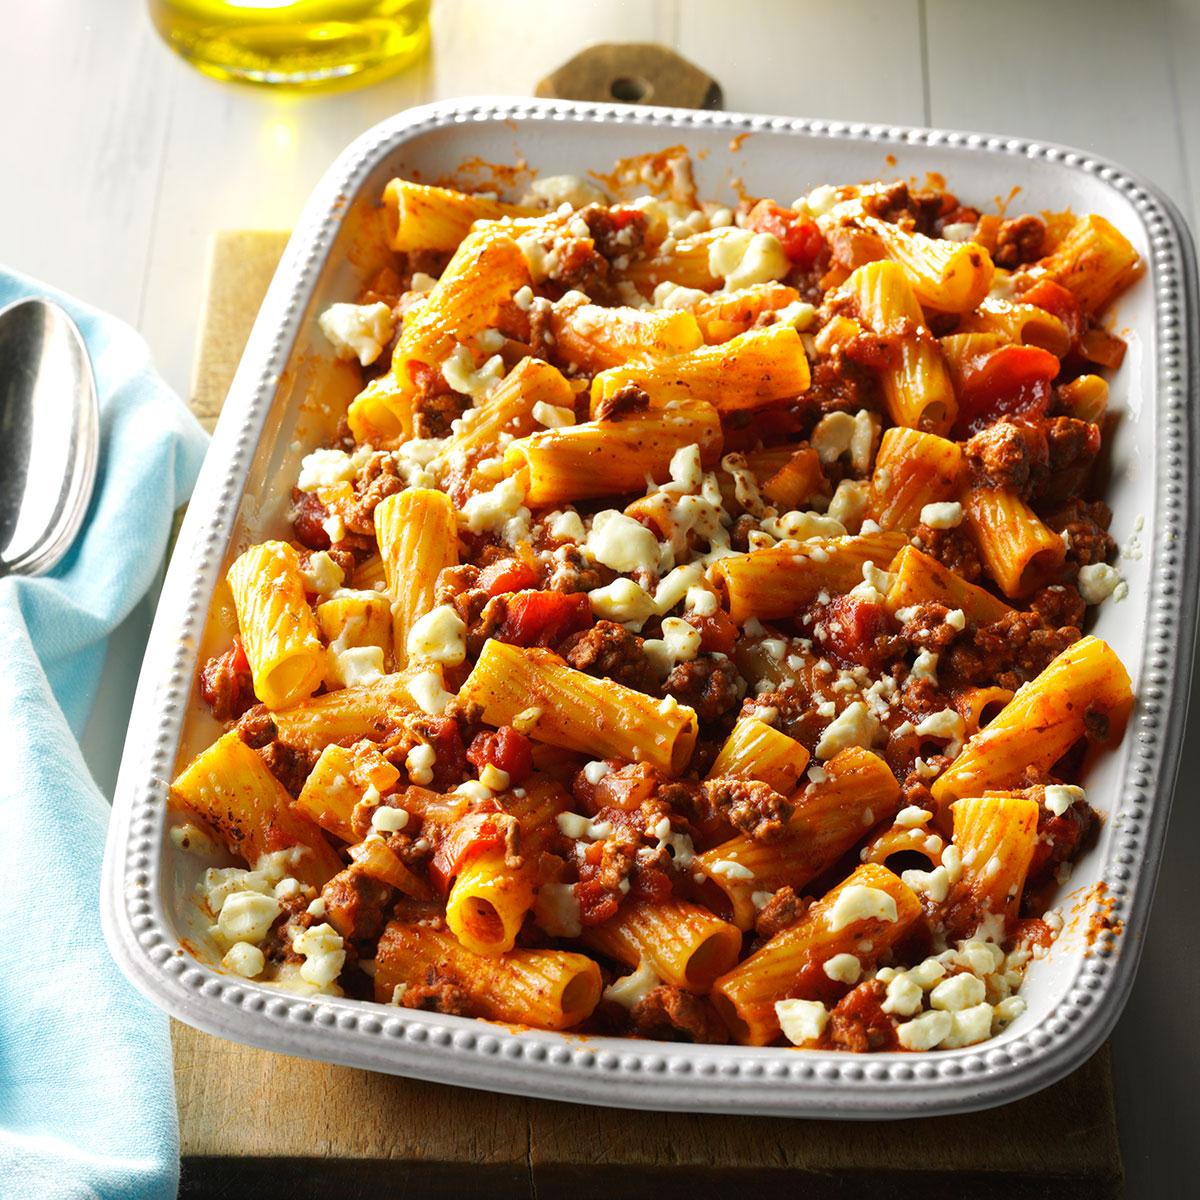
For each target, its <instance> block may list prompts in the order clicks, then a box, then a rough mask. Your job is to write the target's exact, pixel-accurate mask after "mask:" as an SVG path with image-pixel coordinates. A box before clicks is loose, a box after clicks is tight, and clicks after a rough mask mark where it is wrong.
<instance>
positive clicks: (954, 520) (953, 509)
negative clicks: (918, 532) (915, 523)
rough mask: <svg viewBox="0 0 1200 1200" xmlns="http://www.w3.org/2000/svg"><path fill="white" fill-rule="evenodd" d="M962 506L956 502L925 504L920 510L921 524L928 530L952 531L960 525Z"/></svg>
mask: <svg viewBox="0 0 1200 1200" xmlns="http://www.w3.org/2000/svg"><path fill="white" fill-rule="evenodd" d="M962 519H963V506H962V505H961V504H960V503H959V502H958V501H957V500H947V501H944V502H942V503H938V504H926V505H925V506H924V508H922V509H921V524H922V525H928V526H929V528H930V529H954V528H955V527H956V526H958V525H961V524H962Z"/></svg>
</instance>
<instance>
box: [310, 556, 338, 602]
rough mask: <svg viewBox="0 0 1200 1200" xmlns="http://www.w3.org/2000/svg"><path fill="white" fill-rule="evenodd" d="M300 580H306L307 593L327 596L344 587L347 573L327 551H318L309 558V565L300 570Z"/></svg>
mask: <svg viewBox="0 0 1200 1200" xmlns="http://www.w3.org/2000/svg"><path fill="white" fill-rule="evenodd" d="M300 578H301V579H303V580H304V590H305V591H308V592H312V593H313V594H314V595H317V596H327V595H328V594H329V593H330V592H334V591H337V589H338V588H340V587H341V586H342V581H343V580H344V579H345V572H343V571H342V568H341V567H339V566H338V565H337V563H335V562H334V561H333V559H332V558H330V557H329V555H328V553H327V552H326V551H324V550H317V551H315V552H314V553H313V554H310V555H309V556H308V565H307V566H305V567H302V568H301V569H300Z"/></svg>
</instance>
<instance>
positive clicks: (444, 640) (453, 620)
mask: <svg viewBox="0 0 1200 1200" xmlns="http://www.w3.org/2000/svg"><path fill="white" fill-rule="evenodd" d="M407 650H408V654H409V657H410V658H413V659H426V660H428V661H430V662H438V663H446V664H447V665H448V666H457V665H458V664H459V663H460V662H462V661H463V659H465V658H466V657H467V626H466V623H465V622H464V621H463V619H462V617H460V616H459V615H458V613H457V612H455V610H454V609H453V608H452V607H451V606H450V605H449V604H439V605H438V606H437V607H436V608H431V609H430V610H429V612H427V613H426V614H425V615H424V616H423V617H421V618H419V619H418V620H417V621H416V622H414V624H413V627H412V628H411V629H410V630H409V631H408V641H407Z"/></svg>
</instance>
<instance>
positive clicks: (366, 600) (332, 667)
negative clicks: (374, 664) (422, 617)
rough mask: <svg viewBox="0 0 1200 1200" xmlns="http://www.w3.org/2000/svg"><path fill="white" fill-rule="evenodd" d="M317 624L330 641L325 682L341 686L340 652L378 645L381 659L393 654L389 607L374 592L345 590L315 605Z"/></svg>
mask: <svg viewBox="0 0 1200 1200" xmlns="http://www.w3.org/2000/svg"><path fill="white" fill-rule="evenodd" d="M317 623H318V624H319V625H320V626H321V634H322V636H323V637H324V638H325V640H326V641H327V642H328V643H329V650H328V653H327V655H326V664H327V665H326V670H325V683H326V685H327V686H328V687H330V688H333V687H341V686H342V684H343V682H344V678H343V675H342V672H341V670H340V667H339V665H338V663H337V661H336V660H337V655H338V653H339V652H340V651H342V650H346V649H352V648H356V647H358V648H361V647H363V646H377V647H378V648H379V651H380V653H381V654H382V656H383V660H384V662H386V661H387V659H388V658H389V657H390V655H391V653H392V606H391V605H390V604H389V603H388V599H387V597H386V596H384V595H382V594H381V593H379V592H376V591H369V592H368V591H358V592H356V591H347V592H345V593H343V594H342V595H340V596H335V597H334V598H333V599H330V600H326V601H324V602H323V603H321V604H318V605H317Z"/></svg>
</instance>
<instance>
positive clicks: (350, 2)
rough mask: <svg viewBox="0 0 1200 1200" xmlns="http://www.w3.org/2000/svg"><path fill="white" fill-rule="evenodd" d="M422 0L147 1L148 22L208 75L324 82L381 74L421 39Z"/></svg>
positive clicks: (312, 84) (425, 4)
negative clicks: (148, 7)
mask: <svg viewBox="0 0 1200 1200" xmlns="http://www.w3.org/2000/svg"><path fill="white" fill-rule="evenodd" d="M429 4H430V0H274V2H273V3H272V0H150V16H151V18H152V20H153V21H154V24H155V27H156V28H157V29H158V32H159V33H160V34H161V35H162V37H163V39H164V40H165V41H166V43H167V45H169V46H170V47H171V48H172V49H173V50H175V51H176V52H177V53H178V54H181V55H182V56H183V57H184V58H186V59H187V60H188V61H189V62H191V63H192V64H194V65H195V66H197V67H199V69H200V70H201V71H203V72H205V73H206V74H208V75H213V76H215V77H216V78H218V79H234V80H239V81H242V82H245V83H260V84H276V85H283V86H286V87H292V88H322V87H324V88H327V87H331V86H335V85H337V84H339V83H342V84H348V83H367V82H370V81H373V80H376V79H381V78H383V77H384V76H385V75H390V74H392V73H393V72H395V71H399V70H400V69H401V68H403V67H405V66H407V65H408V64H409V63H411V62H413V61H414V60H415V59H416V58H418V57H419V56H420V55H421V54H422V53H423V52H424V50H425V47H426V46H427V45H428V43H429Z"/></svg>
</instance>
